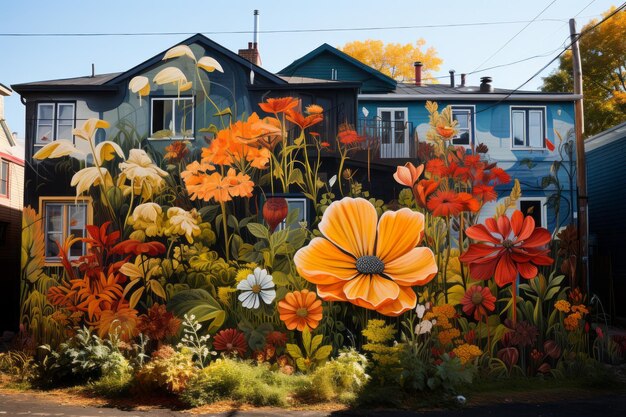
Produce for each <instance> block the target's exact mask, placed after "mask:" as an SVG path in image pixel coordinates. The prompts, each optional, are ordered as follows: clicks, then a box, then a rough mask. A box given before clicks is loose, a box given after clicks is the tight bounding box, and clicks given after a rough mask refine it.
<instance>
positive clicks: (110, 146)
mask: <svg viewBox="0 0 626 417" xmlns="http://www.w3.org/2000/svg"><path fill="white" fill-rule="evenodd" d="M95 152H96V154H95V155H94V156H93V157H94V159H95V162H96V165H98V166H100V165H102V163H103V162H105V161H111V160H113V159H114V158H115V155H117V156H119V157H120V158H122V159H124V151H123V150H122V148H120V145H118V144H117V143H115V142H111V141H110V140H105V141H104V142H100V143H99V144H98V145H96V149H95Z"/></svg>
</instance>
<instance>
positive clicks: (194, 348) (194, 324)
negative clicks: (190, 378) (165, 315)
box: [178, 314, 215, 368]
mask: <svg viewBox="0 0 626 417" xmlns="http://www.w3.org/2000/svg"><path fill="white" fill-rule="evenodd" d="M184 318H185V320H184V321H183V337H182V339H181V341H180V343H179V344H178V347H179V348H185V349H186V351H187V352H189V353H190V354H191V357H192V358H193V359H194V360H195V362H196V364H197V365H198V366H199V367H200V368H204V367H205V366H206V365H207V363H208V362H209V359H210V357H211V356H210V355H211V354H215V352H211V351H210V350H209V346H208V342H209V338H210V336H209V335H208V334H206V335H200V334H199V333H198V331H200V330H201V329H202V325H201V324H200V323H199V322H198V321H197V320H196V317H195V316H194V315H193V314H192V315H187V314H185V316H184Z"/></svg>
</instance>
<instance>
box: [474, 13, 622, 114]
mask: <svg viewBox="0 0 626 417" xmlns="http://www.w3.org/2000/svg"><path fill="white" fill-rule="evenodd" d="M624 9H626V2H624V3H622V4H621V5H620V6H619V7H618V8H617V9H615V10H613V12H611V13H610V14H608V15H607V16H606V17H605V18H604V19H602V20H600V21H599V22H598V23H596V24H594V25H593V26H591V27H590V28H588V29H585V30H584V31H582V32H581V33H579V34H578V35H576V39H575V40H573V41H571V42H570V43H569V45H567V46H566V47H565V48H564V49H563V50H562V51H561V52H559V54H558V55H556V56H555V57H554V58H552V59H551V60H550V61H549V62H548V63H547V64H545V65H544V66H543V67H541V68H540V69H539V70H538V71H537V72H535V73H534V74H533V75H532V76H531V77H530V78H529V79H527V80H526V81H524V82H523V83H522V84H520V85H519V86H518V87H517V88H515V89H514V90H511V91H510V92H509V93H507V95H506V96H504V97H503V98H502V99H500V100H498V101H497V102H495V103H494V104H492V105H491V106H489V107H485V108H484V109H482V110H479V111H477V112H476V113H482V112H484V111H487V110H489V109H491V108H493V107H495V106H497V105H498V104H500V103H502V102H503V101H504V100H506V99H508V98H509V97H511V96H512V95H513V94H515V93H516V92H517V91H519V90H520V89H521V88H522V87H524V86H525V85H526V84H528V83H529V82H530V81H532V80H533V79H534V78H535V77H536V76H538V75H539V74H541V73H542V72H543V71H544V70H545V69H546V68H548V67H549V66H550V65H552V63H553V62H555V61H556V60H557V59H559V58H560V57H561V55H563V54H564V53H565V52H566V51H567V50H568V49H569V48H570V47H571V46H572V45H573V44H574V43H575V42H577V41H578V40H580V39H581V38H582V37H583V36H585V35H587V34H588V33H589V32H591V31H593V30H595V29H596V28H597V27H599V26H600V25H602V24H603V23H604V22H606V21H607V20H609V19H610V18H612V17H613V16H615V15H616V14H617V13H619V12H621V11H622V10H624Z"/></svg>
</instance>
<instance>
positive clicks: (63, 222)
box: [42, 199, 89, 262]
mask: <svg viewBox="0 0 626 417" xmlns="http://www.w3.org/2000/svg"><path fill="white" fill-rule="evenodd" d="M88 204H89V202H88V201H85V200H82V201H81V200H78V202H75V201H74V200H69V201H67V200H58V199H46V200H45V201H43V202H42V213H43V215H44V217H43V219H44V228H45V229H44V232H45V253H46V262H59V261H60V259H59V247H58V245H63V243H64V242H65V240H66V239H67V238H68V237H69V236H70V235H72V236H74V237H75V238H76V237H85V236H86V225H87V222H88V217H87V216H88V210H89V206H88ZM57 244H58V245H57ZM84 254H85V243H82V242H78V243H75V244H74V245H72V247H71V248H70V249H69V254H68V255H69V258H70V259H77V258H79V257H80V256H82V255H84Z"/></svg>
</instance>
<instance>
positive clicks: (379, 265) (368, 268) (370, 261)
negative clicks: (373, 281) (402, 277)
mask: <svg viewBox="0 0 626 417" xmlns="http://www.w3.org/2000/svg"><path fill="white" fill-rule="evenodd" d="M356 270H357V271H359V272H360V273H361V274H368V275H369V274H382V273H383V271H384V270H385V264H384V263H383V261H382V260H380V258H379V257H378V256H369V255H366V256H361V257H360V258H359V259H357V260H356Z"/></svg>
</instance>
